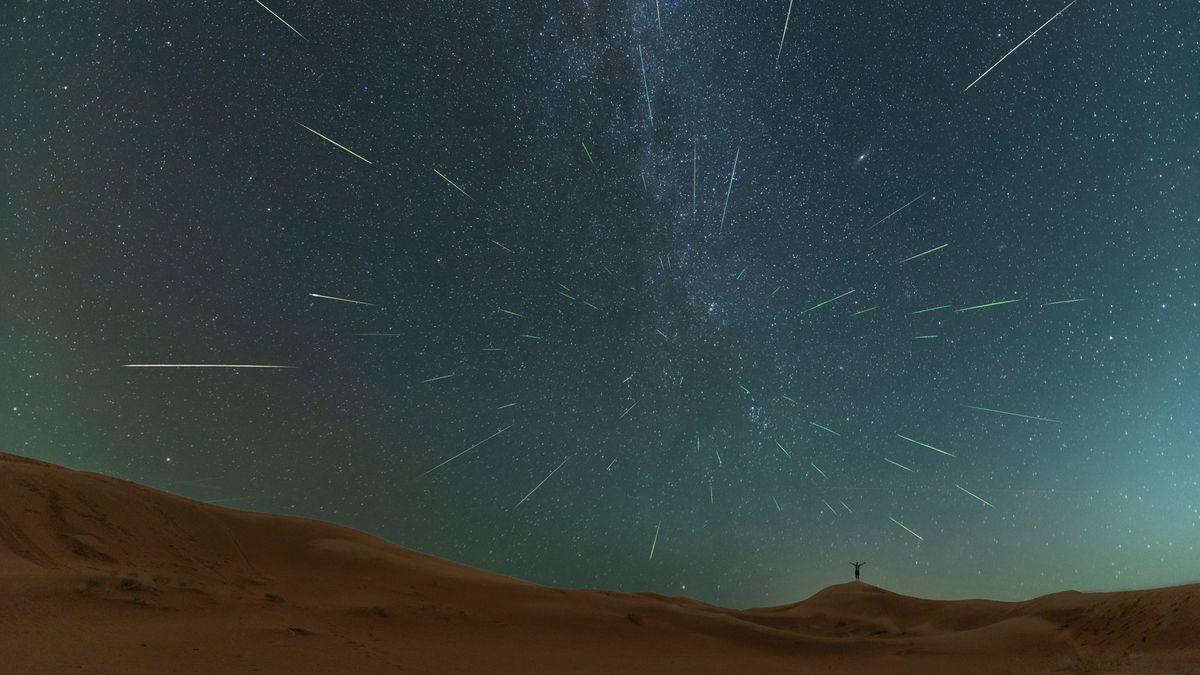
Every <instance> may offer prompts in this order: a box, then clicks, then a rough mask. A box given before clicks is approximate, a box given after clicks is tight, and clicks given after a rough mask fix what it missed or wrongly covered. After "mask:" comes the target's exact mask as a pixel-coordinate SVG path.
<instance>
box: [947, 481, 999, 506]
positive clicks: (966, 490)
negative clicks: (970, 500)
mask: <svg viewBox="0 0 1200 675" xmlns="http://www.w3.org/2000/svg"><path fill="white" fill-rule="evenodd" d="M954 487H956V488H958V489H959V490H962V491H963V492H965V493H967V494H969V495H971V496H972V497H974V498H975V499H978V500H979V501H980V502H982V503H983V505H984V506H991V507H992V508H996V507H995V506H992V503H991V502H989V501H987V500H986V499H984V498H983V497H980V496H979V495H977V494H975V493H974V492H971V491H970V490H968V489H967V488H965V487H963V486H961V485H959V484H958V483H955V484H954Z"/></svg>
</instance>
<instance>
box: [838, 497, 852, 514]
mask: <svg viewBox="0 0 1200 675" xmlns="http://www.w3.org/2000/svg"><path fill="white" fill-rule="evenodd" d="M838 503H839V504H841V505H842V506H846V502H843V501H841V500H838ZM846 512H847V513H854V511H851V510H850V507H849V506H846Z"/></svg>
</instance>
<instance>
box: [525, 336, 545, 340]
mask: <svg viewBox="0 0 1200 675" xmlns="http://www.w3.org/2000/svg"><path fill="white" fill-rule="evenodd" d="M521 337H523V338H529V339H530V340H541V339H542V336H541V335H522V336H521Z"/></svg>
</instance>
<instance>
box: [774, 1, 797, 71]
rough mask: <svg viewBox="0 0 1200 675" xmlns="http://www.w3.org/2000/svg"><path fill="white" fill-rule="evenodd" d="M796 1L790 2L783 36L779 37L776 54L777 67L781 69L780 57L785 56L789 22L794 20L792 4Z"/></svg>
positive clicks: (784, 21)
mask: <svg viewBox="0 0 1200 675" xmlns="http://www.w3.org/2000/svg"><path fill="white" fill-rule="evenodd" d="M794 1H795V0H788V11H787V16H786V17H785V18H784V19H783V35H780V36H779V51H777V52H775V67H776V68H778V67H779V56H780V54H783V40H784V38H786V37H787V27H788V22H789V21H791V20H792V3H793V2H794Z"/></svg>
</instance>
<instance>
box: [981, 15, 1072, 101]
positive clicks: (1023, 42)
mask: <svg viewBox="0 0 1200 675" xmlns="http://www.w3.org/2000/svg"><path fill="white" fill-rule="evenodd" d="M1075 2H1076V0H1071V2H1068V3H1067V6H1066V7H1063V8H1062V9H1060V10H1058V13H1057V14H1055V15H1054V16H1052V17H1050V18H1049V19H1047V20H1046V23H1044V24H1042V25H1040V26H1038V28H1037V30H1035V31H1033V32H1032V33H1030V34H1029V37H1027V38H1025V39H1024V40H1021V41H1020V42H1019V43H1017V46H1016V47H1013V48H1012V49H1010V50H1008V54H1005V55H1004V56H1001V57H1000V60H999V61H997V62H995V63H993V64H992V67H991V68H988V69H987V70H985V71H983V74H981V75H980V76H979V77H977V78H975V82H978V81H980V80H982V79H983V78H984V75H987V74H988V73H990V72H992V69H993V68H995V67H996V66H998V65H1000V64H1001V63H1003V61H1004V59H1007V58H1008V56H1009V54H1012V53H1013V52H1015V51H1017V50H1018V49H1020V48H1021V45H1023V44H1025V43H1026V42H1029V40H1030V39H1032V38H1033V36H1034V35H1037V34H1038V31H1040V30H1041V29H1043V28H1045V27H1046V26H1048V25H1049V24H1050V22H1051V21H1053V20H1055V19H1057V18H1058V15H1059V14H1062V13H1063V12H1065V11H1067V9H1068V8H1069V7H1070V6H1071V5H1073V4H1075ZM975 82H972V83H971V84H968V85H967V89H970V88H971V87H974V86H975ZM967 89H963V90H962V93H966V91H967Z"/></svg>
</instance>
